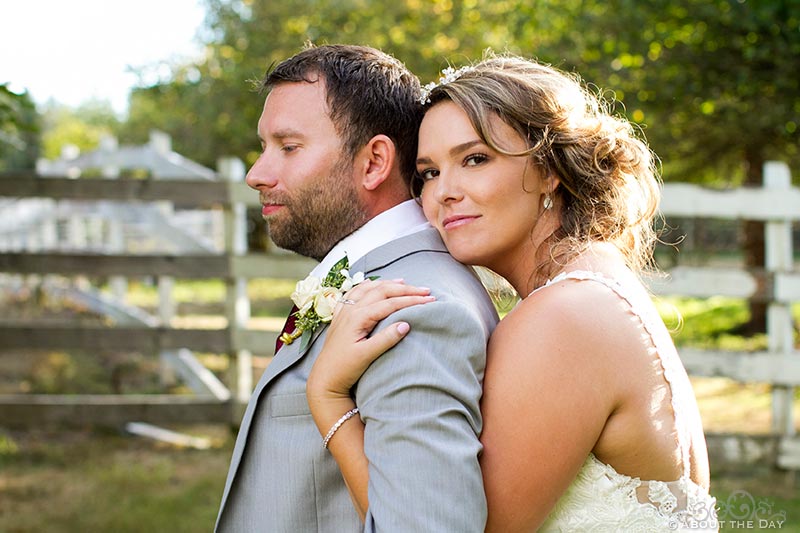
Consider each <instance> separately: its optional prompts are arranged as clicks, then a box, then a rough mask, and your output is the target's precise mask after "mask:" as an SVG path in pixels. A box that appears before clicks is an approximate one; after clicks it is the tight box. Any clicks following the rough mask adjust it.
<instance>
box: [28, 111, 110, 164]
mask: <svg viewBox="0 0 800 533" xmlns="http://www.w3.org/2000/svg"><path fill="white" fill-rule="evenodd" d="M43 120H44V133H43V135H42V147H43V152H44V156H45V157H46V158H47V159H55V158H58V157H59V156H60V155H61V150H62V148H63V147H64V146H65V145H72V146H76V147H77V148H78V149H79V150H80V151H81V152H85V151H88V150H93V149H95V148H97V146H98V144H99V143H100V139H101V138H102V137H103V136H104V135H111V136H116V135H117V134H118V131H119V130H120V127H121V126H120V121H119V119H118V118H117V116H116V115H115V114H114V109H113V108H112V107H111V104H110V103H109V102H107V101H104V100H89V101H87V102H85V103H83V104H81V105H80V106H78V107H76V108H72V107H69V106H65V105H62V104H54V103H52V104H48V105H46V106H45V109H44V113H43Z"/></svg>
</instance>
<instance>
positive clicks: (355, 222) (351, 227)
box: [267, 161, 369, 261]
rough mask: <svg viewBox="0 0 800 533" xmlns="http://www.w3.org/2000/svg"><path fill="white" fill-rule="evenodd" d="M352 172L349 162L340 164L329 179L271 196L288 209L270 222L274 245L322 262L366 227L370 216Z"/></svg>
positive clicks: (335, 167) (317, 180)
mask: <svg viewBox="0 0 800 533" xmlns="http://www.w3.org/2000/svg"><path fill="white" fill-rule="evenodd" d="M352 169H353V166H352V163H351V162H350V161H340V162H339V163H337V164H336V165H335V166H334V167H333V169H332V171H331V173H330V174H329V175H328V176H325V177H322V178H318V179H316V180H312V181H311V183H309V184H308V185H307V186H306V187H304V188H301V189H297V190H295V191H293V192H291V193H289V192H287V193H283V194H281V195H280V196H277V197H270V198H269V200H270V201H273V202H277V203H280V204H283V205H284V207H285V209H284V210H283V211H282V212H280V213H278V214H276V215H274V216H272V217H270V218H269V219H268V220H267V225H268V229H269V234H270V237H271V238H272V240H273V241H274V242H275V244H277V245H278V246H279V247H281V248H285V249H287V250H292V251H293V252H297V253H298V254H300V255H304V256H306V257H312V258H314V259H316V260H317V261H321V260H322V259H323V258H324V257H325V255H327V253H328V252H329V251H330V250H331V248H333V247H334V246H335V245H336V243H337V242H339V241H340V240H342V239H343V238H345V237H347V236H348V235H350V234H351V233H353V232H354V231H355V230H357V229H358V228H360V227H361V226H363V225H364V224H365V223H366V222H367V221H368V220H369V216H368V215H367V207H366V206H365V205H364V204H363V203H362V201H361V200H360V198H359V197H358V193H357V190H356V186H355V184H354V183H353V173H352Z"/></svg>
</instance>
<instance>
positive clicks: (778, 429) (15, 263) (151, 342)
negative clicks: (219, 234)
mask: <svg viewBox="0 0 800 533" xmlns="http://www.w3.org/2000/svg"><path fill="white" fill-rule="evenodd" d="M218 175H219V176H221V177H223V178H224V179H227V180H232V181H229V182H227V183H224V182H219V181H216V182H208V181H206V182H200V181H182V182H170V181H168V180H164V181H151V180H125V179H119V180H97V179H92V180H69V179H59V178H48V179H41V178H39V179H36V178H35V177H34V176H25V175H22V174H20V175H17V176H10V178H11V179H0V202H1V201H3V199H2V197H4V196H5V197H7V198H8V197H16V198H43V197H46V198H52V199H53V200H55V201H58V200H62V199H78V200H82V201H96V200H111V201H135V202H140V203H145V204H146V203H147V202H164V201H172V202H180V203H182V204H184V205H189V206H195V207H199V208H210V207H217V208H218V207H220V206H221V207H222V208H223V211H224V224H223V228H224V237H225V238H224V242H225V250H224V253H222V254H219V253H217V254H208V253H206V254H198V253H192V255H190V256H180V255H175V254H174V253H170V254H167V255H164V254H161V255H152V254H151V255H144V254H134V255H131V254H129V253H126V252H119V251H117V252H114V251H112V252H111V255H109V252H108V251H106V252H105V253H102V254H95V255H87V254H76V253H73V252H74V250H70V249H66V250H64V249H61V250H57V251H58V252H59V253H48V252H47V251H46V250H42V246H41V243H42V238H39V237H35V236H34V237H31V236H28V238H30V239H32V241H31V242H33V243H35V245H34V246H31V247H27V248H26V247H24V246H23V247H22V248H26V250H25V251H24V252H23V251H22V250H21V249H19V250H17V249H16V248H17V247H16V246H12V247H11V250H9V249H8V248H6V249H5V252H6V253H3V252H2V251H0V272H10V273H16V274H21V275H31V274H33V275H46V274H47V273H56V274H63V275H72V276H74V275H81V274H87V275H119V276H141V275H154V276H158V278H159V280H160V288H161V289H162V290H161V293H162V300H161V306H160V311H159V315H160V316H159V318H160V321H159V322H160V327H157V328H153V327H150V328H149V329H147V328H146V327H135V328H127V329H125V328H117V329H116V331H115V330H114V329H113V328H96V329H94V330H91V331H88V330H87V329H86V328H83V330H84V331H78V330H76V328H66V329H65V328H62V329H58V328H56V329H54V328H50V329H48V328H46V327H45V328H43V327H41V326H39V325H23V326H20V325H13V326H5V325H3V324H2V323H0V337H5V339H6V341H7V342H12V341H13V342H12V344H13V345H15V346H23V345H25V346H28V345H30V347H32V348H36V347H40V348H41V347H55V345H56V344H58V343H63V344H65V345H69V346H63V347H75V346H76V345H80V346H83V347H85V348H88V349H91V348H92V347H97V348H100V347H103V346H108V345H113V344H114V342H116V341H118V340H119V339H120V338H123V337H122V335H123V329H124V330H125V331H124V332H125V334H126V335H125V337H124V339H125V342H127V343H133V344H132V345H130V346H129V348H130V349H144V350H146V349H149V348H151V347H155V348H158V349H167V350H176V349H179V348H181V347H188V348H196V349H203V348H207V349H209V350H212V351H213V350H219V351H223V352H228V353H230V354H231V355H232V356H233V359H234V361H236V363H237V364H235V365H233V368H235V369H236V371H235V375H234V376H231V379H230V382H231V383H230V389H231V395H230V396H231V398H230V400H228V402H230V403H232V404H233V407H234V410H238V409H240V408H241V406H242V405H243V403H244V402H245V401H246V400H247V397H248V396H249V394H250V390H251V388H252V381H251V379H250V374H249V371H250V353H251V351H253V350H254V349H256V348H257V347H259V346H260V347H263V346H266V345H270V344H272V342H273V340H274V336H275V335H276V331H254V330H248V329H247V328H246V323H247V319H248V317H249V314H250V313H249V304H250V303H249V300H248V299H247V295H246V293H245V286H246V280H247V279H248V278H253V277H284V278H285V277H289V278H300V277H302V276H304V275H305V274H306V273H307V272H308V270H309V269H310V267H311V265H313V262H310V261H308V260H304V259H302V258H298V257H297V256H293V255H282V256H281V255H278V256H275V255H265V254H248V253H247V251H246V245H245V233H246V231H245V230H246V228H245V224H246V223H245V217H244V209H245V206H256V205H258V198H257V195H256V194H255V193H253V191H251V190H249V189H248V188H247V186H246V185H245V184H244V183H242V182H241V180H242V177H243V175H244V168H243V166H242V164H241V162H238V161H230V160H229V161H225V162H222V163H221V165H220V168H219V174H218ZM764 176H765V184H764V187H763V188H752V189H744V188H740V189H734V190H710V189H706V188H702V187H699V186H696V185H689V184H680V183H668V184H666V185H665V186H664V195H663V200H662V204H661V210H662V212H663V213H664V215H665V216H667V217H697V218H724V219H731V220H736V219H749V220H763V221H765V222H766V235H765V239H766V258H767V261H766V263H767V264H766V269H765V270H764V271H763V272H754V271H747V270H743V269H740V268H724V269H723V268H688V267H676V268H674V269H672V270H671V271H670V272H669V276H668V277H666V278H664V279H656V280H653V282H652V285H651V287H652V289H653V290H654V291H655V292H656V293H659V294H663V295H683V296H693V297H711V296H717V295H721V296H730V297H736V298H750V297H752V296H754V295H758V296H759V297H760V298H764V299H765V300H766V301H768V302H769V309H768V324H767V327H768V339H769V341H768V348H767V350H765V351H763V352H756V353H750V352H747V353H745V352H710V351H701V350H692V349H682V350H681V357H682V359H683V360H684V363H685V365H686V367H687V370H688V371H689V373H690V374H691V375H695V376H719V377H727V378H730V379H733V380H736V381H740V382H761V383H768V384H770V385H771V386H772V387H773V393H772V430H773V434H774V435H773V437H774V438H768V439H767V440H764V439H761V440H760V441H758V442H759V443H756V444H753V443H754V442H756V440H758V439H756V440H751V441H749V443H747V444H741V443H739V444H736V443H734V445H733V446H731V445H730V444H727V443H726V442H723V443H722V444H720V447H721V448H722V449H724V450H728V451H730V450H732V449H738V450H744V451H743V452H742V458H744V459H752V458H753V457H755V460H764V461H768V462H770V463H772V464H777V465H778V466H781V467H784V468H789V469H794V470H800V439H799V438H798V437H797V436H796V435H795V426H794V423H793V412H792V399H793V396H794V389H795V388H796V387H798V386H800V352H799V351H798V349H797V347H796V345H795V340H794V339H795V333H794V331H795V326H794V324H793V320H792V315H791V309H790V308H791V305H792V303H796V302H799V301H800V270H798V269H797V268H795V266H794V264H793V257H794V251H793V250H792V238H791V237H792V235H791V231H792V224H793V223H794V222H797V221H800V189H797V188H792V187H791V177H790V173H789V169H788V167H787V166H786V165H785V164H782V163H778V162H769V163H767V164H766V166H765V169H764ZM43 231H44V232H45V234H46V235H50V240H52V234H53V233H54V230H53V228H51V227H49V226H47V225H45V226H43ZM111 233H112V234H113V232H111ZM112 240H113V239H112ZM115 246H116V245H115ZM31 248H33V249H31ZM9 251H10V252H12V253H7V252H9ZM17 252H20V253H17ZM175 277H182V278H202V277H205V278H207V277H218V278H222V279H225V280H226V284H227V298H226V312H225V314H226V317H227V319H228V327H227V328H226V329H225V330H214V331H204V330H172V329H169V328H165V324H169V321H170V318H171V317H172V314H173V313H174V310H173V305H174V304H173V302H172V300H171V299H170V297H169V294H170V292H171V291H170V288H171V284H172V280H173V279H174V278H175ZM115 339H116V340H115ZM215 396H216V397H214V398H213V399H214V402H211V403H212V404H213V405H212V407H213V408H214V409H217V408H218V407H219V404H220V402H222V403H225V400H224V399H222V398H220V397H219V395H215ZM223 396H224V395H223ZM32 400H33V401H36V402H43V403H45V404H47V405H48V406H50V407H51V408H53V409H55V407H58V406H57V405H56V404H58V402H59V401H63V402H64V403H63V405H62V407H64V408H69V407H70V406H72V411H70V413H71V414H67V413H66V412H64V411H63V410H62V411H60V412H59V413H58V414H54V415H53V416H54V417H57V418H58V417H60V418H63V417H65V416H76V415H75V413H82V414H81V415H80V416H78V418H81V416H85V417H86V419H87V420H89V419H91V418H92V417H94V418H95V419H96V418H97V416H98V415H97V413H99V411H98V405H100V403H98V402H99V400H96V399H91V398H89V399H87V401H85V402H83V403H80V402H81V400H80V399H79V398H75V397H73V398H69V399H64V398H59V399H54V400H53V401H50V400H49V399H47V398H33V399H32V398H30V397H28V398H22V397H21V398H0V404H1V405H0V411H4V413H0V420H2V419H3V418H8V417H9V416H11V413H12V411H11V410H10V409H14V408H16V409H18V410H24V409H26V408H31V409H32V411H31V412H35V413H40V412H43V411H42V410H38V409H35V408H34V407H31V406H30V405H25V402H26V401H27V402H31V401H32ZM147 400H148V401H152V399H147ZM105 401H106V400H103V402H105ZM136 401H137V402H139V403H138V404H136V405H139V406H140V407H141V409H140V411H139V412H140V413H143V414H142V416H144V414H149V413H153V412H154V411H153V410H152V409H151V408H150V407H148V404H147V402H144V401H143V400H142V399H136ZM168 401H169V402H170V403H177V405H176V406H175V407H176V410H175V416H176V417H181V418H182V417H186V416H187V413H188V411H187V410H186V409H187V408H189V407H191V406H186V407H184V406H182V404H181V401H185V400H181V401H176V400H173V399H170V400H168ZM115 402H116V403H119V404H120V405H122V404H124V400H119V399H118V400H115ZM115 402H111V403H115ZM79 403H80V405H78V404H79ZM165 403H167V401H165ZM124 405H126V407H125V408H126V409H127V410H128V411H129V412H130V411H131V409H133V404H124ZM112 407H113V406H112ZM192 408H195V407H192ZM81 409H82V410H81ZM48 412H49V411H48ZM215 412H217V413H218V415H219V416H222V417H223V418H226V417H227V416H229V415H228V414H225V413H223V412H220V411H215ZM219 413H222V414H221V415H220V414H219ZM114 416H115V415H112V414H109V415H108V419H109V420H112V419H114ZM236 416H237V415H235V414H234V416H233V418H232V419H236ZM21 418H26V419H27V418H28V417H21ZM21 418H18V419H21ZM140 419H146V418H140ZM15 420H16V419H15ZM153 420H155V421H158V418H157V417H155V418H153ZM710 443H711V442H710ZM712 446H713V443H712ZM748 450H750V451H748ZM754 450H755V451H754ZM735 459H736V458H735V457H734V460H735Z"/></svg>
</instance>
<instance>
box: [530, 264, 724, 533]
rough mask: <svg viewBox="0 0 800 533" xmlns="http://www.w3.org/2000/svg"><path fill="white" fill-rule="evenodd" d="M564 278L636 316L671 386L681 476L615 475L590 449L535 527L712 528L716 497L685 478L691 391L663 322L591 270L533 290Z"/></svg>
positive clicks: (606, 529) (571, 529) (597, 529)
mask: <svg viewBox="0 0 800 533" xmlns="http://www.w3.org/2000/svg"><path fill="white" fill-rule="evenodd" d="M566 279H571V280H577V281H594V282H599V283H602V284H603V285H605V286H606V287H608V288H609V289H611V290H612V291H614V292H615V293H616V294H617V295H618V296H619V297H620V298H622V299H623V300H624V301H626V302H627V304H628V305H629V306H630V311H631V312H632V313H633V314H634V315H636V316H637V317H638V318H639V319H640V320H641V322H642V325H643V327H644V329H645V330H646V331H647V333H648V334H649V336H650V339H651V341H652V344H653V347H654V348H655V350H656V352H657V354H658V357H659V359H660V361H661V366H662V368H663V369H664V378H665V379H666V381H667V383H668V384H669V387H670V390H671V403H672V410H673V413H674V416H675V427H676V429H677V434H678V441H679V444H680V447H681V456H682V460H683V475H681V477H680V479H678V480H675V481H654V480H650V481H645V480H640V479H638V478H632V477H630V476H626V475H623V474H620V473H618V472H617V471H616V470H614V468H613V467H612V466H611V465H607V464H605V463H603V462H601V461H600V460H598V459H597V458H596V457H595V456H594V454H591V453H590V454H589V457H587V458H586V462H585V463H584V464H583V466H582V467H581V469H580V471H579V472H578V475H577V477H576V478H575V480H574V481H573V482H572V484H571V485H570V486H569V488H568V489H567V491H566V492H565V493H564V494H563V495H562V496H561V498H560V499H559V501H558V502H557V503H556V506H555V507H554V509H553V511H552V512H551V513H550V515H549V516H548V518H547V520H546V521H545V523H544V524H543V525H542V527H541V528H540V529H539V531H544V532H555V531H559V532H561V531H563V532H584V531H585V532H592V533H595V532H598V533H599V532H615V533H616V532H624V533H634V532H654V531H718V529H719V526H718V524H717V520H716V513H715V505H716V500H715V499H714V498H712V497H711V496H710V495H709V494H708V492H707V491H706V489H704V488H703V487H701V486H700V485H698V484H696V483H694V482H693V481H692V480H691V479H690V477H689V474H690V454H689V452H690V450H689V448H690V436H689V435H690V431H689V427H690V424H689V420H687V418H689V417H690V416H693V415H692V414H693V413H694V412H696V411H695V409H683V408H682V407H681V406H682V405H684V402H687V401H691V402H694V394H693V392H692V390H691V388H690V385H689V381H688V379H687V378H686V373H685V370H684V368H683V365H682V364H681V361H680V359H679V357H678V354H677V352H676V351H675V347H674V345H673V343H672V340H671V339H670V338H669V333H668V332H667V330H666V328H664V327H663V325H662V327H654V325H655V324H656V323H658V324H660V322H661V318H660V317H659V316H658V315H657V314H656V312H655V309H654V308H653V306H652V305H649V303H648V304H645V303H644V302H641V301H640V298H641V297H639V299H637V297H636V295H635V294H634V291H629V290H626V289H625V288H624V287H623V286H622V285H620V284H619V283H617V282H616V281H614V280H611V279H608V278H606V277H604V276H603V275H601V274H598V273H595V272H587V271H573V272H568V273H562V274H560V275H558V276H556V277H555V278H553V279H552V280H550V281H549V282H548V283H547V284H545V285H544V286H543V287H540V288H539V289H537V290H541V289H543V288H545V287H547V286H549V285H552V284H554V283H558V282H560V281H563V280H566ZM534 292H535V291H534ZM653 315H655V316H653ZM656 320H657V321H658V322H655V321H656ZM660 325H661V324H660ZM687 389H688V390H687Z"/></svg>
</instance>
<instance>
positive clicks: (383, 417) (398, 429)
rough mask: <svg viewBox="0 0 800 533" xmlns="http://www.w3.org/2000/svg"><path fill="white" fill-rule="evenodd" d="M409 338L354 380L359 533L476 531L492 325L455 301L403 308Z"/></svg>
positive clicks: (481, 515)
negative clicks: (360, 456)
mask: <svg viewBox="0 0 800 533" xmlns="http://www.w3.org/2000/svg"><path fill="white" fill-rule="evenodd" d="M398 320H405V321H407V322H408V323H409V324H410V325H411V331H410V333H409V334H408V335H407V336H406V337H405V338H404V339H403V340H402V342H400V343H399V344H398V345H397V346H395V347H394V348H393V349H392V350H390V351H389V352H387V353H386V354H384V355H383V356H381V357H380V358H379V359H378V360H377V361H375V362H374V363H373V364H372V366H370V368H369V369H368V370H367V372H366V373H365V374H364V375H363V376H362V378H361V380H360V381H359V383H358V387H357V393H356V401H357V403H358V405H359V409H360V411H361V417H362V419H363V421H364V423H365V424H366V428H365V436H364V451H365V453H366V455H367V459H368V460H369V474H370V481H369V502H370V504H369V509H368V512H367V518H366V523H365V531H376V532H377V531H426V532H439V531H441V532H448V533H449V532H453V531H459V532H469V531H476V532H482V531H483V530H484V526H485V522H486V497H485V494H484V490H483V480H482V476H481V471H480V466H479V464H478V455H479V454H480V451H481V444H480V441H479V440H478V437H479V435H480V432H481V425H482V420H481V414H480V405H479V403H480V398H481V391H482V381H483V373H484V368H485V363H486V344H487V340H488V336H489V333H490V331H489V329H490V327H491V326H489V325H487V324H485V323H484V322H483V321H482V320H481V319H480V318H479V315H478V313H476V312H475V311H473V310H471V309H470V308H468V307H467V306H466V305H464V304H463V303H462V302H459V301H452V300H451V301H436V302H433V303H429V304H425V305H420V306H415V307H410V308H407V309H403V310H401V311H399V312H397V313H395V314H394V315H392V316H391V317H389V318H388V319H387V320H386V321H384V323H383V324H381V325H379V328H380V327H384V326H385V325H388V324H391V323H394V322H397V321H398Z"/></svg>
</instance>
